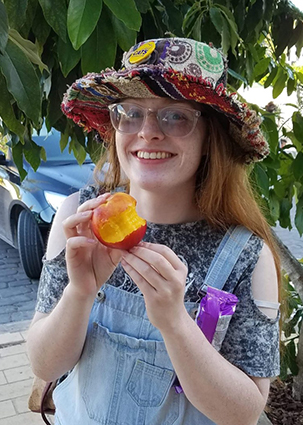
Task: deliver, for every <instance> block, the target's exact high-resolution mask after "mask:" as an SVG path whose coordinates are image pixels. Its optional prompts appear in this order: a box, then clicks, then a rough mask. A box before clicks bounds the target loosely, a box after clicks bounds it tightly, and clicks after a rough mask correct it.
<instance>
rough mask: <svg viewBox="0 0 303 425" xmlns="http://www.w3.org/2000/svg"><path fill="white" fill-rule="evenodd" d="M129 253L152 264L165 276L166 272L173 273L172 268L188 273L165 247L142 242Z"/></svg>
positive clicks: (174, 255)
mask: <svg viewBox="0 0 303 425" xmlns="http://www.w3.org/2000/svg"><path fill="white" fill-rule="evenodd" d="M129 252H130V253H131V254H133V255H135V256H136V257H138V258H141V259H142V260H144V261H147V262H148V263H150V264H152V265H153V266H154V267H155V268H156V269H157V270H158V271H159V272H160V273H161V274H163V275H164V274H165V270H168V271H169V272H171V271H172V268H173V269H174V270H185V272H187V268H186V266H185V264H184V263H182V261H181V260H180V258H179V257H178V256H177V255H176V254H175V253H174V252H173V251H172V250H171V249H170V248H168V247H167V246H165V245H160V244H154V243H148V242H140V244H139V245H137V246H135V247H134V248H132V249H131V250H130V251H129ZM164 260H166V261H164Z"/></svg>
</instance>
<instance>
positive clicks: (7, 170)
mask: <svg viewBox="0 0 303 425" xmlns="http://www.w3.org/2000/svg"><path fill="white" fill-rule="evenodd" d="M43 130H44V131H43ZM41 131H42V132H43V133H42V134H41V133H40V135H39V136H38V135H36V136H33V140H34V141H35V142H36V143H37V144H38V145H39V146H43V147H44V148H45V150H46V154H47V161H46V162H44V161H41V165H40V166H39V168H38V170H37V171H36V172H34V171H33V169H32V168H31V166H30V165H29V164H28V163H27V162H26V161H25V160H24V162H23V168H24V169H25V170H26V171H27V173H28V174H27V176H26V178H25V179H24V180H23V181H21V179H20V175H19V172H18V169H17V167H16V165H15V163H14V161H13V158H12V153H11V150H10V149H8V151H7V153H6V154H5V153H4V152H2V151H1V152H0V211H1V214H0V238H1V239H3V240H4V241H5V242H7V243H8V244H10V245H11V246H13V247H15V248H17V249H18V250H19V254H20V260H21V263H22V266H23V268H24V271H25V273H26V274H27V276H28V277H29V278H32V279H37V278H39V276H40V273H41V268H42V257H43V254H44V251H45V245H46V241H47V236H48V233H49V229H50V226H51V224H52V221H53V218H54V215H55V213H56V211H57V209H58V207H59V206H60V204H61V203H62V201H63V200H64V199H65V198H66V197H67V196H68V195H69V194H71V193H73V192H75V191H77V190H78V189H79V188H80V187H83V186H85V185H86V184H88V183H89V182H91V181H92V173H93V169H94V164H93V163H92V161H91V160H90V158H89V157H87V159H86V160H85V162H84V163H83V164H82V165H79V164H78V162H77V161H76V159H75V157H74V156H73V155H72V154H69V153H68V149H65V150H64V152H63V153H62V152H61V150H60V146H59V140H60V133H59V132H58V131H56V130H54V129H53V130H52V131H51V132H50V133H47V131H46V129H45V128H42V130H41Z"/></svg>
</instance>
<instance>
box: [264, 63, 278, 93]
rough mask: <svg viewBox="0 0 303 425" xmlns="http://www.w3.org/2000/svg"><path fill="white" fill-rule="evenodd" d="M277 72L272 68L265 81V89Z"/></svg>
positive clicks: (276, 69)
mask: <svg viewBox="0 0 303 425" xmlns="http://www.w3.org/2000/svg"><path fill="white" fill-rule="evenodd" d="M277 72H278V67H277V66H276V67H274V68H273V69H272V71H271V73H270V74H269V76H268V77H267V78H266V81H265V83H264V88H265V89H266V88H267V87H269V86H270V85H271V83H272V82H273V81H274V79H275V77H276V75H277Z"/></svg>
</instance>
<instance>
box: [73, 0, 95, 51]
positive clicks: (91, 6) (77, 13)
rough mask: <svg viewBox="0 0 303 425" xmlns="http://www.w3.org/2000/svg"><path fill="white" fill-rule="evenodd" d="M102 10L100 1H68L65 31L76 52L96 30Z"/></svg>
mask: <svg viewBox="0 0 303 425" xmlns="http://www.w3.org/2000/svg"><path fill="white" fill-rule="evenodd" d="M101 10H102V0H70V2H69V5H68V10H67V31H68V35H69V38H70V40H71V42H72V45H73V47H74V49H75V50H78V49H79V48H80V47H81V46H82V45H83V44H84V43H85V42H86V40H87V39H88V37H89V36H90V35H91V33H92V32H93V31H94V29H95V28H96V25H97V22H98V20H99V18H100V15H101Z"/></svg>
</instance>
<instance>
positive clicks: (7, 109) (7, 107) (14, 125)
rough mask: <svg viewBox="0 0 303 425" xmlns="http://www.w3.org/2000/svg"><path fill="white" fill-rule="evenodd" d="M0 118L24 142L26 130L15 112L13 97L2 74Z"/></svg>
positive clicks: (0, 81)
mask: <svg viewBox="0 0 303 425" xmlns="http://www.w3.org/2000/svg"><path fill="white" fill-rule="evenodd" d="M0 98H1V102H0V117H1V119H2V120H3V121H4V122H5V125H6V126H7V127H8V128H9V130H10V131H12V132H13V133H15V134H17V135H18V136H19V138H20V139H22V140H23V135H24V131H25V128H24V127H23V125H22V124H21V123H20V121H19V120H17V118H16V116H15V113H14V110H13V108H12V104H11V103H12V100H13V98H12V95H11V94H10V93H9V91H8V90H7V87H6V80H5V78H4V76H3V75H2V74H1V73H0Z"/></svg>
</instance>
